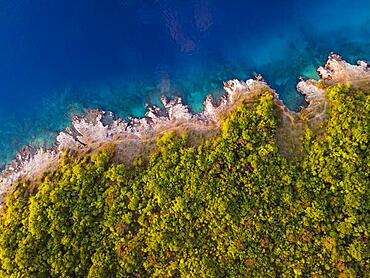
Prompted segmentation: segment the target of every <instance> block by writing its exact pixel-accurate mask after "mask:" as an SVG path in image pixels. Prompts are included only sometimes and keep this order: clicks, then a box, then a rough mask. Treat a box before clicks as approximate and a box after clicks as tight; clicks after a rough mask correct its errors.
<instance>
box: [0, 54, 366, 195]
mask: <svg viewBox="0 0 370 278" xmlns="http://www.w3.org/2000/svg"><path fill="white" fill-rule="evenodd" d="M369 67H370V65H369V63H368V62H365V61H359V62H358V63H357V65H351V64H349V63H347V62H346V61H344V60H343V59H342V58H341V57H340V56H339V55H336V54H331V55H330V56H329V58H328V61H327V63H326V65H325V66H324V67H319V68H318V72H319V74H320V75H321V77H322V79H321V80H319V81H315V80H312V79H310V80H301V81H300V82H299V83H298V85H297V90H298V91H299V92H300V93H302V94H303V95H304V97H305V99H306V101H307V103H308V106H307V107H305V108H303V109H302V110H301V111H300V112H299V113H295V112H292V111H289V110H288V108H287V107H285V106H284V104H283V103H282V102H281V100H280V99H279V96H278V94H277V93H276V92H275V91H274V90H272V89H271V88H270V87H269V86H268V84H267V83H266V82H265V81H264V80H263V78H262V77H261V76H260V75H258V76H256V77H255V78H254V79H249V80H246V81H240V80H236V79H235V80H229V81H227V82H224V89H225V91H226V94H225V95H224V96H222V97H221V98H220V99H219V100H218V101H217V102H215V101H214V100H213V98H212V97H211V96H207V97H206V99H205V101H204V109H203V111H202V112H200V113H197V114H192V113H191V112H190V109H189V107H188V106H187V105H185V104H183V102H182V100H181V98H173V99H167V98H166V97H162V99H161V100H162V103H163V106H164V108H165V109H164V110H162V109H161V108H159V107H156V106H147V112H146V114H145V116H144V117H143V118H130V119H129V121H124V120H123V119H116V118H115V117H114V115H113V113H112V112H105V111H100V110H88V111H87V112H86V113H85V114H84V115H83V116H77V115H75V116H73V117H72V127H69V128H67V129H66V130H65V131H61V132H60V133H59V135H58V136H57V138H56V143H55V145H54V146H53V147H52V148H50V149H46V148H39V149H37V148H35V147H33V146H26V147H24V148H23V149H21V150H20V151H19V152H18V153H17V155H16V158H15V159H14V160H13V161H12V162H11V163H10V164H9V165H7V166H6V167H5V169H4V170H3V171H2V172H1V174H0V196H2V197H1V198H2V200H3V196H4V195H5V194H6V192H7V191H8V190H9V189H10V188H11V185H12V184H14V183H15V182H16V181H17V180H18V179H19V178H21V177H26V178H34V177H36V176H37V175H38V174H40V173H42V172H43V171H45V170H46V169H47V168H48V167H50V166H51V165H53V164H55V162H57V161H58V159H59V158H60V155H61V153H62V152H63V151H64V150H66V149H76V150H84V149H87V148H93V147H94V146H97V144H103V143H106V142H112V143H115V142H118V141H120V140H121V141H122V140H125V138H126V139H127V138H130V139H133V140H146V139H148V138H154V137H155V136H156V134H158V133H159V132H161V131H164V130H168V129H170V127H173V126H178V125H184V126H187V125H189V126H190V125H193V126H196V127H197V128H198V129H215V128H217V127H218V126H219V118H220V115H222V114H223V113H224V112H225V111H227V110H228V109H231V108H232V107H233V106H234V104H235V103H237V101H238V99H239V98H241V97H242V98H248V97H253V96H254V95H258V94H259V93H260V92H261V90H270V91H271V92H273V94H274V96H275V103H276V104H277V105H278V106H279V107H280V108H281V109H282V111H283V113H284V114H285V115H286V116H287V118H289V119H290V120H291V121H294V120H295V119H299V118H300V117H301V116H302V115H305V118H307V115H308V118H309V119H311V120H313V121H315V120H320V119H322V118H323V117H324V116H325V111H326V108H327V103H326V100H325V90H324V89H321V86H318V84H319V82H322V81H330V82H341V81H351V80H358V79H368V78H369V77H370V70H369Z"/></svg>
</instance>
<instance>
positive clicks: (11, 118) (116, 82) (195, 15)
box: [0, 0, 370, 165]
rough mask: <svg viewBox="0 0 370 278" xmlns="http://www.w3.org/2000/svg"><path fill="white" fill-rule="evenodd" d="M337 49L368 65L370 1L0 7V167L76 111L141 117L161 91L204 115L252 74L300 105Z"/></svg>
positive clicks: (80, 1)
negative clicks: (204, 108)
mask: <svg viewBox="0 0 370 278" xmlns="http://www.w3.org/2000/svg"><path fill="white" fill-rule="evenodd" d="M330 51H335V52H338V53H339V54H341V55H342V56H344V58H346V59H348V60H350V61H352V62H353V61H355V60H357V59H360V58H361V59H370V1H369V0H356V1H349V0H348V1H345V0H326V1H319V0H310V1H301V0H285V1H284V0H283V1H274V0H269V1H267V0H265V1H264V0H261V1H249V0H235V1H224V0H146V1H145V0H105V1H101V0H52V1H50V0H0V165H1V164H2V163H5V162H7V161H9V159H11V158H12V157H13V156H14V154H15V152H16V150H17V149H19V148H20V147H21V146H22V145H24V144H29V143H36V144H41V143H45V142H49V143H50V142H52V139H53V136H54V135H55V134H56V132H57V131H58V130H60V129H61V128H63V127H65V126H66V125H68V124H69V123H70V118H71V114H72V113H73V112H80V111H82V110H83V109H84V108H87V107H100V108H103V109H106V110H111V111H114V112H115V113H116V114H117V115H119V116H122V117H126V116H128V115H134V116H142V115H143V112H144V104H145V102H152V103H157V102H158V101H159V97H160V95H161V94H166V95H169V96H171V95H180V96H183V97H184V99H185V102H186V103H188V104H190V105H191V106H192V108H193V110H194V111H198V110H200V109H201V104H202V101H203V98H204V96H205V95H207V94H208V93H212V94H214V95H218V94H220V92H222V90H221V89H222V81H224V80H227V79H229V78H249V77H251V76H252V74H253V72H259V73H262V74H263V76H264V77H265V79H267V80H268V81H269V83H270V84H271V85H272V86H273V87H274V88H276V89H278V91H279V93H280V95H281V97H282V99H283V100H284V102H285V103H286V104H287V105H288V106H289V107H290V108H291V109H297V108H298V107H299V106H300V105H302V101H303V100H302V98H301V96H300V95H299V94H297V93H296V91H295V84H296V81H297V77H298V76H300V75H305V76H308V77H315V76H316V75H315V68H316V67H317V66H318V65H321V64H322V63H323V62H324V61H325V60H326V57H327V55H328V54H329V52H330Z"/></svg>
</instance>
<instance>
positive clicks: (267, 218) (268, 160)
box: [0, 85, 370, 277]
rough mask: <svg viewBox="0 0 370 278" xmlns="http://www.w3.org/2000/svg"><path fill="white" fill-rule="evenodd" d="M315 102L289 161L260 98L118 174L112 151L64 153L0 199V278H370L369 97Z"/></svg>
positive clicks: (270, 107) (267, 100)
mask: <svg viewBox="0 0 370 278" xmlns="http://www.w3.org/2000/svg"><path fill="white" fill-rule="evenodd" d="M327 99H328V102H329V108H328V113H327V117H326V119H325V120H324V122H323V123H322V125H321V126H320V127H318V128H316V129H315V130H310V129H309V128H307V129H306V132H304V137H303V138H301V140H302V146H303V148H302V150H303V151H300V152H299V157H295V158H294V159H291V157H290V156H291V154H290V156H286V155H284V154H282V153H280V151H279V148H278V145H279V144H278V142H277V141H276V138H278V136H277V134H276V130H277V129H278V127H279V120H278V119H279V116H278V111H277V109H276V107H275V106H274V102H273V95H272V94H271V93H269V92H265V93H263V94H262V95H261V96H260V97H259V98H258V99H256V100H255V101H254V102H246V101H241V103H240V105H239V106H238V107H237V108H236V109H235V110H234V111H232V112H230V114H229V115H227V116H225V118H224V120H223V122H222V128H221V132H220V133H219V134H218V135H216V136H213V137H212V138H211V139H207V140H203V142H202V143H200V144H199V142H198V143H197V144H194V142H193V141H194V140H191V138H190V135H188V134H187V133H186V132H183V133H174V132H173V133H167V134H165V135H164V136H162V137H161V138H159V139H158V141H157V147H156V151H155V152H153V153H152V154H151V156H150V158H149V159H145V157H143V159H136V160H135V163H133V164H130V166H128V164H125V163H120V162H118V161H119V160H118V159H117V156H116V155H115V148H114V146H113V145H107V146H104V148H103V150H100V151H99V152H96V153H93V154H90V155H83V156H81V155H79V154H77V153H75V152H72V151H70V152H68V153H66V154H65V157H64V159H63V162H62V163H61V164H60V166H59V167H58V170H56V171H52V172H49V173H45V174H44V176H43V177H41V178H39V180H38V181H35V182H30V181H25V182H23V183H19V184H18V185H15V188H14V190H13V192H11V193H10V194H9V195H8V196H7V198H6V203H5V206H4V207H3V209H2V211H1V212H0V276H1V277H86V276H87V277H295V276H297V277H370V242H369V231H370V148H369V135H370V94H369V92H368V90H365V89H358V88H357V89H353V88H352V89H351V88H349V87H348V86H344V85H337V86H336V87H331V88H329V89H328V90H327ZM297 156H298V154H297ZM286 157H289V160H288V159H287V158H286Z"/></svg>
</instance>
